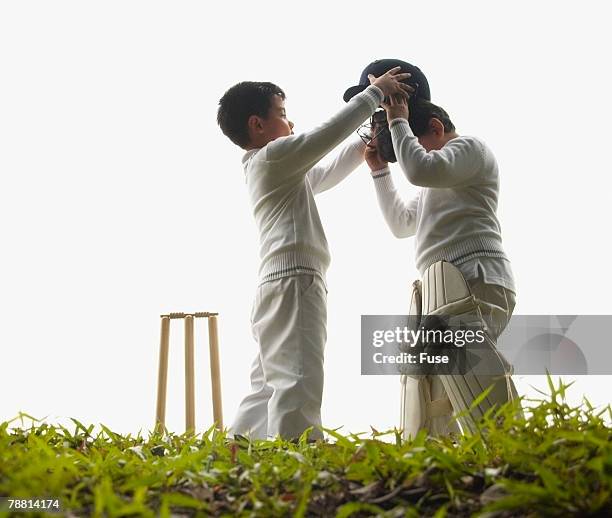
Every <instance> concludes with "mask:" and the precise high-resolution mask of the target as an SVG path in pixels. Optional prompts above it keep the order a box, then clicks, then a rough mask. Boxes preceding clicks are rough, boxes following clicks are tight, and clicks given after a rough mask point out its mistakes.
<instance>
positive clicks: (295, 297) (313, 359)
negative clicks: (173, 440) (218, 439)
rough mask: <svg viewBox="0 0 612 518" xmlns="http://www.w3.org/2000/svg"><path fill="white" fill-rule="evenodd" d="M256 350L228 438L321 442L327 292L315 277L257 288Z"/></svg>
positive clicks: (304, 275) (309, 275) (294, 277)
mask: <svg viewBox="0 0 612 518" xmlns="http://www.w3.org/2000/svg"><path fill="white" fill-rule="evenodd" d="M251 327H252V332H253V337H254V338H255V341H256V342H257V343H258V345H259V351H258V353H257V356H256V357H255V360H254V361H253V364H252V366H251V393H250V394H249V395H247V396H246V397H245V398H244V399H243V400H242V402H241V403H240V406H239V408H238V414H237V416H236V418H235V420H234V423H233V425H232V426H231V428H230V433H231V434H240V435H245V436H250V437H251V438H253V439H272V438H275V437H276V436H277V435H280V436H281V437H282V438H284V439H295V438H298V437H299V436H300V435H301V434H302V432H304V430H305V429H306V428H308V427H309V426H314V429H313V431H312V432H311V433H310V435H309V440H315V439H322V438H323V433H322V432H321V430H320V429H318V428H317V427H320V426H321V399H322V396H323V352H324V348H325V342H326V341H327V289H326V287H325V282H324V281H323V278H322V277H321V276H320V275H319V274H316V273H299V274H296V275H292V276H290V277H282V278H280V279H275V280H271V281H267V282H265V283H263V284H261V285H260V286H259V287H258V288H257V292H256V295H255V301H254V303H253V311H252V314H251Z"/></svg>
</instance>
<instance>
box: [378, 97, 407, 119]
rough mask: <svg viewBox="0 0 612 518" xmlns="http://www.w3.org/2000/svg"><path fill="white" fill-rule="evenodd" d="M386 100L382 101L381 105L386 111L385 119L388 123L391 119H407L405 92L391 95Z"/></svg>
mask: <svg viewBox="0 0 612 518" xmlns="http://www.w3.org/2000/svg"><path fill="white" fill-rule="evenodd" d="M385 101H386V102H383V103H382V107H383V108H384V109H385V111H386V112H387V120H388V121H389V123H391V121H392V120H393V119H406V120H407V119H408V116H409V115H410V112H409V110H408V96H406V95H405V94H396V95H391V96H390V97H389V98H388V99H385Z"/></svg>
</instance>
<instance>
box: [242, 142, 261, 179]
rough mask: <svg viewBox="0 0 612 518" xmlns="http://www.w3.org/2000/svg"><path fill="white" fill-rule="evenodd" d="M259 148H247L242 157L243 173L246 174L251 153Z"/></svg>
mask: <svg viewBox="0 0 612 518" xmlns="http://www.w3.org/2000/svg"><path fill="white" fill-rule="evenodd" d="M260 149H261V148H257V149H249V150H248V151H247V152H246V153H245V154H244V156H243V157H242V167H243V168H244V175H245V176H246V173H247V169H248V167H247V166H248V164H249V161H250V160H251V158H252V157H253V155H254V154H255V153H257V152H258V151H259V150H260Z"/></svg>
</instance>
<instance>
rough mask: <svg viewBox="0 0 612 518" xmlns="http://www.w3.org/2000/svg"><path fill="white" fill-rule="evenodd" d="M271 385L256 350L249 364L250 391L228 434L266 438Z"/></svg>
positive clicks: (239, 408)
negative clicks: (265, 376)
mask: <svg viewBox="0 0 612 518" xmlns="http://www.w3.org/2000/svg"><path fill="white" fill-rule="evenodd" d="M272 392H273V390H272V387H271V386H270V385H268V384H267V383H266V381H265V378H264V373H263V368H262V364H261V355H260V353H259V352H258V353H257V356H256V357H255V360H254V361H253V363H252V365H251V393H250V394H248V395H247V396H246V397H245V398H244V399H243V400H242V402H241V403H240V406H239V407H238V413H237V414H236V417H235V419H234V423H233V424H232V426H231V427H230V434H231V435H234V434H240V435H245V436H247V437H251V438H252V439H266V438H267V431H268V401H269V400H270V397H272Z"/></svg>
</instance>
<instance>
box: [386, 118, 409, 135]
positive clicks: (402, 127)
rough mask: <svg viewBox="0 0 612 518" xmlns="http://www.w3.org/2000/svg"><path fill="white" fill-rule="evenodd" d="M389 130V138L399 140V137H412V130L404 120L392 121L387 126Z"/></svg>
mask: <svg viewBox="0 0 612 518" xmlns="http://www.w3.org/2000/svg"><path fill="white" fill-rule="evenodd" d="M389 130H390V131H391V137H392V138H394V139H399V138H401V137H405V136H407V137H414V133H412V128H411V127H410V124H408V121H407V120H406V119H393V120H392V121H391V123H390V124H389Z"/></svg>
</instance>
